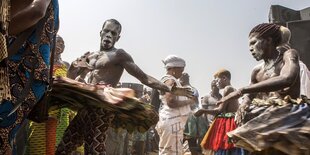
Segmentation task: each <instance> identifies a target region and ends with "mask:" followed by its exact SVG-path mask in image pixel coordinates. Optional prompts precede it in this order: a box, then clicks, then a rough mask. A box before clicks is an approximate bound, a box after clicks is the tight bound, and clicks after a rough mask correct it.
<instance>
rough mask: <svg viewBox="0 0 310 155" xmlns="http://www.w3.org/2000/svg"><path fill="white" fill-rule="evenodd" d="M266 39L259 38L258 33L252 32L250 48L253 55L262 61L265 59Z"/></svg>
mask: <svg viewBox="0 0 310 155" xmlns="http://www.w3.org/2000/svg"><path fill="white" fill-rule="evenodd" d="M264 41H265V40H264V39H261V38H258V37H257V34H255V33H254V34H251V35H250V36H249V49H250V52H251V54H252V56H253V57H254V58H255V59H256V60H257V61H260V60H262V59H263V56H264V53H265V52H264V50H263V47H264V45H265V44H264Z"/></svg>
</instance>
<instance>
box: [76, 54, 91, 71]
mask: <svg viewBox="0 0 310 155" xmlns="http://www.w3.org/2000/svg"><path fill="white" fill-rule="evenodd" d="M90 54H91V53H90V52H86V53H85V54H84V55H83V56H81V57H80V58H77V59H76V60H75V61H73V62H72V65H73V66H74V67H80V68H87V69H90V70H91V69H93V66H91V65H90V64H89V60H88V56H89V55H90Z"/></svg>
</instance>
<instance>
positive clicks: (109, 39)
mask: <svg viewBox="0 0 310 155" xmlns="http://www.w3.org/2000/svg"><path fill="white" fill-rule="evenodd" d="M100 35H101V47H102V48H103V49H105V50H108V49H111V48H113V47H114V44H115V43H116V42H117V41H118V39H119V37H120V36H119V35H120V27H119V25H117V24H115V23H112V22H110V21H107V22H106V23H105V25H104V27H103V28H102V30H101V33H100Z"/></svg>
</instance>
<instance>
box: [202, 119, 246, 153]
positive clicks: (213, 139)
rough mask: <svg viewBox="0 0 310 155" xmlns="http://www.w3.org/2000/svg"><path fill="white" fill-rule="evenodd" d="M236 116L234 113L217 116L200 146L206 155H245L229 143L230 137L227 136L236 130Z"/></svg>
mask: <svg viewBox="0 0 310 155" xmlns="http://www.w3.org/2000/svg"><path fill="white" fill-rule="evenodd" d="M234 116H235V114H234V113H223V114H220V115H218V116H216V118H215V119H214V121H213V122H212V124H211V126H210V127H209V129H208V131H207V133H206V134H205V136H204V138H203V140H202V142H201V144H200V146H201V147H202V148H203V150H204V151H203V152H204V154H207V155H212V154H215V155H234V154H236V155H240V154H243V153H242V150H241V149H240V148H235V147H234V144H233V143H231V142H229V137H228V136H227V135H226V133H227V132H229V131H232V130H234V129H236V124H235V121H234Z"/></svg>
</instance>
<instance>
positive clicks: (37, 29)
mask: <svg viewBox="0 0 310 155" xmlns="http://www.w3.org/2000/svg"><path fill="white" fill-rule="evenodd" d="M58 9H59V8H58V0H27V1H17V0H11V12H10V23H9V29H8V36H9V39H8V43H9V44H8V49H11V48H14V49H13V50H8V51H9V52H8V54H9V57H8V58H7V60H6V61H7V64H8V65H7V66H8V72H9V74H8V75H9V79H10V88H11V95H12V98H11V99H8V100H3V101H1V104H0V117H1V120H0V154H17V152H16V151H17V150H16V147H15V146H16V145H15V141H14V139H15V136H16V133H17V131H18V130H19V129H20V126H21V124H22V123H23V122H24V121H25V119H26V117H27V116H28V114H29V113H30V111H31V110H32V108H33V107H34V105H35V104H36V103H37V102H38V101H39V100H40V99H41V98H42V97H43V95H44V92H45V90H46V88H47V85H48V66H49V58H50V53H51V50H52V49H53V47H54V44H53V41H54V38H55V36H56V33H57V31H58V26H59V25H58V24H59V22H58ZM28 32H30V33H28ZM27 33H28V34H27ZM18 42H21V43H22V44H19V43H18ZM31 77H32V80H33V82H32V83H30V82H28V81H29V80H30V79H31ZM27 83H28V84H27ZM26 88H29V89H26ZM23 90H25V91H24V92H25V93H23ZM26 90H28V91H26Z"/></svg>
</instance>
